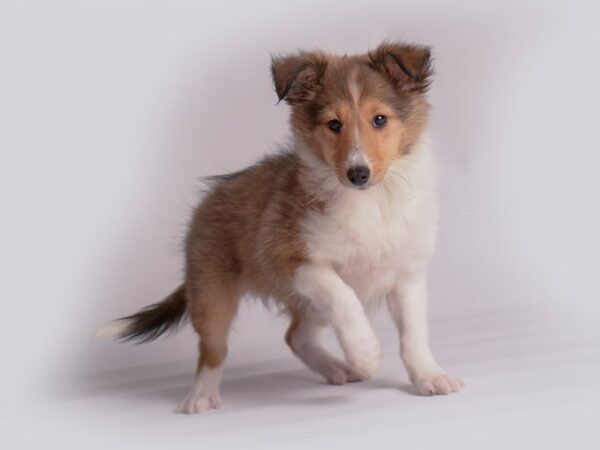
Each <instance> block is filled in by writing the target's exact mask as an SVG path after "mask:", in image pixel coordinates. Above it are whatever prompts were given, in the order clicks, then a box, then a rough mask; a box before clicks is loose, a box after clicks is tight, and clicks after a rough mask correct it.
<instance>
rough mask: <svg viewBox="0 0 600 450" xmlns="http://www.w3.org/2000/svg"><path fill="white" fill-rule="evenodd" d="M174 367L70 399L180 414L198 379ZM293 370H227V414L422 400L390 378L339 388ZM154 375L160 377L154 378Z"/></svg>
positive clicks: (113, 376) (121, 376) (106, 383)
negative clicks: (378, 398)
mask: <svg viewBox="0 0 600 450" xmlns="http://www.w3.org/2000/svg"><path fill="white" fill-rule="evenodd" d="M171 365H174V366H175V367H174V370H173V369H171V372H170V373H164V372H165V371H168V370H169V366H168V365H166V364H164V363H161V364H153V365H152V366H148V365H146V366H139V367H133V368H127V369H119V370H114V371H108V372H104V373H98V374H96V375H95V376H94V377H91V378H88V380H86V383H85V384H84V385H81V386H79V387H78V388H74V389H72V390H71V392H70V395H69V397H71V398H84V397H87V398H91V397H121V398H123V397H127V398H128V399H130V400H132V401H141V402H156V403H160V404H165V405H167V407H168V408H172V409H174V407H175V405H177V404H178V403H179V402H180V401H181V400H182V399H183V398H184V397H185V395H186V394H187V392H188V390H189V389H190V387H191V385H192V382H193V380H194V376H195V375H194V372H193V371H191V370H189V369H181V368H180V367H179V366H181V365H183V362H177V363H174V364H171ZM186 365H188V364H187V363H186ZM290 365H291V364H289V365H286V364H281V363H280V362H271V363H268V362H267V363H264V364H260V365H259V364H246V365H236V366H232V367H226V369H225V374H224V378H223V381H222V383H221V394H222V396H223V397H224V398H225V402H226V404H227V410H228V411H230V412H233V411H244V410H248V409H255V408H261V407H277V406H280V407H281V406H285V405H294V406H295V407H302V406H305V407H324V408H327V407H332V406H334V407H335V406H344V405H347V404H350V403H352V402H353V401H355V399H356V397H357V396H359V395H360V394H361V393H364V392H366V391H378V390H389V391H390V392H392V391H393V392H396V393H404V394H406V395H416V392H415V391H414V390H413V388H412V387H411V386H410V385H408V384H402V383H401V382H398V381H397V380H391V379H388V378H385V377H381V378H376V379H372V380H367V381H363V382H360V383H347V384H345V385H342V386H334V385H330V384H328V383H327V382H325V380H322V379H321V378H320V377H319V376H317V375H315V374H312V373H311V372H309V371H308V370H307V369H305V368H303V367H297V368H290V367H289V366H290ZM161 372H162V374H161ZM149 373H153V374H157V375H152V376H148V374H149Z"/></svg>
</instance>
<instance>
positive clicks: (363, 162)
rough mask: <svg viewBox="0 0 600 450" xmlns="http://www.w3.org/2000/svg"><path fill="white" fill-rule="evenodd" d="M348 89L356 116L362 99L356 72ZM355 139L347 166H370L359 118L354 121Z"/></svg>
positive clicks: (351, 76) (352, 75)
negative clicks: (363, 144)
mask: <svg viewBox="0 0 600 450" xmlns="http://www.w3.org/2000/svg"><path fill="white" fill-rule="evenodd" d="M348 91H349V92H350V96H351V98H352V104H353V106H354V112H355V114H356V117H358V105H359V100H360V94H361V92H360V84H359V83H358V81H357V80H356V72H354V73H353V74H351V75H350V77H349V82H348ZM353 126H354V139H353V146H352V150H351V151H350V153H348V159H347V160H346V166H347V167H348V168H350V167H358V166H366V167H369V168H370V164H369V159H368V158H367V155H366V154H365V153H364V151H363V150H362V145H361V142H360V127H359V124H358V119H357V120H356V121H355V123H354V125H353Z"/></svg>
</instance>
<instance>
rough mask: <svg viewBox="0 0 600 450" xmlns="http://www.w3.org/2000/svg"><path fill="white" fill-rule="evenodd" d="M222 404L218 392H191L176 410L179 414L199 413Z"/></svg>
mask: <svg viewBox="0 0 600 450" xmlns="http://www.w3.org/2000/svg"><path fill="white" fill-rule="evenodd" d="M219 406H221V399H220V397H219V393H218V392H213V393H207V392H203V393H200V394H195V395H194V394H189V395H188V396H187V397H186V398H185V400H184V401H183V402H181V403H180V404H179V406H178V407H177V409H176V410H175V412H176V413H178V414H199V413H203V412H206V411H210V410H211V409H217V408H219Z"/></svg>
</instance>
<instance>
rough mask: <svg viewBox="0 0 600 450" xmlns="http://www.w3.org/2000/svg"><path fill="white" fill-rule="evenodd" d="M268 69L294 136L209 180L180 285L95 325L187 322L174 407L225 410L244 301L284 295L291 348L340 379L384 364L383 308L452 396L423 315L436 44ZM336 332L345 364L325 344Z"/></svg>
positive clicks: (130, 334) (131, 330) (420, 379)
mask: <svg viewBox="0 0 600 450" xmlns="http://www.w3.org/2000/svg"><path fill="white" fill-rule="evenodd" d="M271 70H272V75H273V81H274V86H275V91H276V92H277V96H278V97H279V100H280V101H281V100H284V101H285V102H287V103H288V104H289V105H290V110H291V117H290V125H291V135H292V139H291V142H292V144H291V145H290V146H289V148H287V149H286V150H284V151H281V152H280V153H277V154H274V155H271V156H267V157H265V158H264V159H262V160H261V161H260V162H259V163H257V164H255V165H253V166H251V167H248V168H246V169H244V170H242V171H240V172H236V173H232V174H228V175H224V176H217V177H213V178H212V179H211V180H212V181H211V189H210V191H209V192H208V193H207V195H206V196H205V198H204V199H203V200H202V202H201V203H200V205H199V206H198V207H197V209H196V211H195V213H194V216H193V219H192V221H191V224H190V227H189V233H188V235H187V240H186V247H185V248H186V265H185V280H184V282H183V283H182V284H181V286H179V287H177V288H176V289H175V290H174V291H173V292H172V293H171V294H170V295H169V296H168V297H167V298H166V299H164V300H163V301H162V302H160V303H157V304H154V305H151V306H149V307H147V308H146V309H143V310H142V311H140V312H138V313H136V314H133V315H131V316H128V317H124V318H122V319H118V320H115V321H114V322H111V323H110V324H109V325H107V326H106V327H104V328H103V329H101V330H100V331H99V335H100V336H104V337H112V338H115V339H121V340H138V341H141V342H146V341H150V340H152V339H155V338H157V337H158V336H160V335H161V334H163V333H164V332H165V331H167V330H168V329H170V328H173V327H176V326H178V325H179V324H180V323H181V322H182V320H183V319H184V318H186V317H189V318H190V319H191V323H192V325H193V327H194V329H195V330H196V332H197V333H198V335H199V337H200V356H199V361H198V367H197V375H196V379H195V381H194V383H193V386H192V388H191V390H190V392H189V394H188V395H187V397H186V398H185V399H184V400H183V402H182V403H181V404H180V405H179V407H178V409H177V411H178V412H182V413H188V414H192V413H201V412H204V411H207V410H210V409H215V408H218V407H219V406H220V404H221V400H220V394H219V383H220V379H221V373H222V371H223V364H224V362H225V356H226V354H227V336H228V332H229V328H230V326H231V323H232V321H233V319H234V317H235V316H236V312H237V311H238V306H239V303H240V299H241V298H243V297H245V296H252V297H258V298H261V299H265V300H267V299H268V300H272V301H274V302H275V303H276V304H277V305H278V307H279V308H280V309H281V310H282V311H284V312H285V313H286V314H287V316H289V320H290V324H289V328H288V330H287V333H286V334H285V341H286V342H287V344H288V345H289V347H290V348H291V350H292V352H293V353H294V354H295V355H296V356H297V357H298V358H300V360H301V361H302V362H303V363H304V364H305V365H306V367H308V368H309V369H310V370H311V371H313V372H316V373H317V374H319V375H321V376H322V377H323V378H325V380H327V381H328V382H329V383H332V384H344V383H348V382H357V381H363V380H367V379H369V378H371V377H373V375H374V374H375V373H376V371H377V370H378V367H379V364H380V360H381V347H380V344H379V342H378V340H377V338H376V336H375V333H374V332H373V328H372V326H371V323H370V321H369V319H368V316H367V313H368V312H369V310H372V309H374V308H375V307H376V306H377V305H379V304H381V303H386V304H387V307H388V310H389V313H390V315H391V317H392V318H393V320H394V322H395V323H396V325H397V327H398V331H399V340H400V349H401V350H400V356H401V358H402V360H403V362H404V365H405V367H406V370H407V372H408V375H409V378H410V380H411V382H412V383H413V384H414V386H415V388H416V390H417V392H419V393H420V394H424V395H432V394H449V393H452V392H456V391H458V390H459V389H460V388H461V387H462V386H463V383H462V381H460V380H459V379H458V378H455V377H454V376H451V375H448V374H447V373H445V372H444V371H443V370H442V369H441V368H440V366H439V365H438V364H437V363H436V361H435V359H434V357H433V355H432V352H431V350H430V346H429V342H428V329H427V319H426V303H427V287H426V285H427V282H426V267H427V262H428V259H429V257H430V255H431V253H432V251H433V249H434V243H435V237H436V231H437V221H438V205H437V199H436V192H435V191H436V181H435V178H436V170H435V165H434V161H433V159H432V155H431V153H430V151H429V149H428V147H427V144H426V142H425V138H424V133H425V128H426V125H427V120H428V111H429V105H428V103H427V100H426V91H427V89H428V87H429V85H430V83H431V76H432V63H431V56H430V49H429V48H428V47H424V46H418V45H406V44H402V43H393V42H387V41H386V42H383V43H382V44H381V45H379V46H378V47H377V48H376V49H374V50H372V51H370V52H368V53H366V54H360V55H353V56H347V55H344V56H336V55H331V54H328V53H325V52H321V51H311V52H306V51H302V52H299V53H294V54H288V55H282V56H274V57H273V58H272V67H271ZM328 326H331V327H333V330H334V331H335V334H336V336H337V338H338V340H339V342H340V345H341V348H342V350H343V353H344V356H345V358H344V359H340V358H337V357H335V356H334V355H332V354H331V353H330V352H328V351H327V350H326V349H325V348H324V347H323V346H322V345H321V343H320V342H319V335H320V333H321V331H322V330H323V329H324V328H325V327H328Z"/></svg>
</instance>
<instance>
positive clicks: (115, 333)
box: [96, 285, 187, 343]
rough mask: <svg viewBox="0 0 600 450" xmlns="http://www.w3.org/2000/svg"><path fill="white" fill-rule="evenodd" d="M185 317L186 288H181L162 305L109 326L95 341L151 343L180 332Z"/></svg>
mask: <svg viewBox="0 0 600 450" xmlns="http://www.w3.org/2000/svg"><path fill="white" fill-rule="evenodd" d="M186 316H187V311H186V296H185V287H184V286H183V285H181V286H179V287H178V288H177V289H176V290H175V291H173V292H172V293H171V294H170V295H169V296H167V298H165V299H164V300H163V301H162V302H159V303H155V304H153V305H150V306H148V307H146V308H144V309H142V310H141V311H139V312H137V313H135V314H132V315H130V316H126V317H121V318H120V319H116V320H113V321H112V322H109V323H108V324H106V325H105V326H103V327H102V328H100V329H99V330H98V331H97V332H96V338H100V339H116V340H120V341H137V342H138V343H145V342H150V341H153V340H155V339H156V338H158V337H159V336H161V335H162V334H164V333H165V332H167V331H169V330H175V329H177V328H179V326H180V325H181V324H182V322H183V321H184V319H185V318H186Z"/></svg>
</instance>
